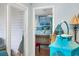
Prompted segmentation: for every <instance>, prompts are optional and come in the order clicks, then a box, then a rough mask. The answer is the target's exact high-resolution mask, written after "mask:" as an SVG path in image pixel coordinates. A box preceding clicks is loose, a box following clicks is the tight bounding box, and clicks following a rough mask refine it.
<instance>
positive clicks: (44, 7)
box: [33, 6, 54, 55]
mask: <svg viewBox="0 0 79 59" xmlns="http://www.w3.org/2000/svg"><path fill="white" fill-rule="evenodd" d="M46 8H52V13H53V29H52V31H53V32H54V6H43V7H34V8H33V53H34V55H35V9H46Z"/></svg>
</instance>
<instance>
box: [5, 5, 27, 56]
mask: <svg viewBox="0 0 79 59" xmlns="http://www.w3.org/2000/svg"><path fill="white" fill-rule="evenodd" d="M11 7H15V8H18V9H20V10H22V11H24V51H25V53H24V55H28V7H26V6H24V5H22V4H20V3H12V4H7V25H6V27H7V29H6V30H7V37H6V38H7V51H8V55H9V56H11V31H10V8H11ZM26 48H27V49H26Z"/></svg>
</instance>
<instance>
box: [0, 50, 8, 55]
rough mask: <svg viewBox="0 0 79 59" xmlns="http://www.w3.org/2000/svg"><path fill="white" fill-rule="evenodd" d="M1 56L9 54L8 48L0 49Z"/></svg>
mask: <svg viewBox="0 0 79 59" xmlns="http://www.w3.org/2000/svg"><path fill="white" fill-rule="evenodd" d="M0 56H8V53H7V51H6V50H1V51H0Z"/></svg>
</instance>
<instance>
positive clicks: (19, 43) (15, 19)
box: [10, 6, 24, 56]
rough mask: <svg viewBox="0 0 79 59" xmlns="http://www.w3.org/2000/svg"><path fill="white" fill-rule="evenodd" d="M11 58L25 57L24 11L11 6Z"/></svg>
mask: <svg viewBox="0 0 79 59" xmlns="http://www.w3.org/2000/svg"><path fill="white" fill-rule="evenodd" d="M10 32H11V56H24V11H22V10H20V9H18V8H16V7H15V6H10Z"/></svg>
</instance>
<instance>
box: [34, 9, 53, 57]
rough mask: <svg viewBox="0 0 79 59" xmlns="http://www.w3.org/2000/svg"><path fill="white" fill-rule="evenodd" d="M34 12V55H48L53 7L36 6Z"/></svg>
mask: <svg viewBox="0 0 79 59" xmlns="http://www.w3.org/2000/svg"><path fill="white" fill-rule="evenodd" d="M34 12H35V55H36V56H39V55H43V56H48V55H49V48H48V45H49V42H48V39H49V38H50V35H51V34H52V31H53V8H49V7H48V8H45V7H44V8H39V7H38V8H36V9H35V10H34Z"/></svg>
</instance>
